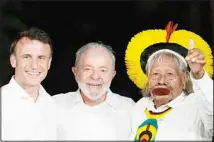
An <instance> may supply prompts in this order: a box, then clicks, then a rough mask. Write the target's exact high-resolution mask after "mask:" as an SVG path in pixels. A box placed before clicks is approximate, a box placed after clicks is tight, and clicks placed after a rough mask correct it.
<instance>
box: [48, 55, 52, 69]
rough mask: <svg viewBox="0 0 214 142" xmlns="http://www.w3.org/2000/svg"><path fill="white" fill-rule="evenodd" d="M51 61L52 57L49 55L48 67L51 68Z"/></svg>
mask: <svg viewBox="0 0 214 142" xmlns="http://www.w3.org/2000/svg"><path fill="white" fill-rule="evenodd" d="M51 62H52V57H50V59H49V63H48V69H50V68H51Z"/></svg>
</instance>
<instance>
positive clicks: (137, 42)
mask: <svg viewBox="0 0 214 142" xmlns="http://www.w3.org/2000/svg"><path fill="white" fill-rule="evenodd" d="M176 28H177V24H176V25H175V26H174V27H172V22H169V23H168V25H167V26H166V29H165V30H164V29H153V30H152V29H150V30H145V31H142V32H140V33H138V34H136V35H134V36H133V37H132V38H131V40H130V41H129V43H128V46H127V49H126V51H125V65H126V69H127V74H128V76H129V78H130V79H131V80H132V81H133V82H134V83H135V84H136V86H137V87H138V88H140V89H143V88H145V86H146V84H147V81H148V78H147V76H146V73H145V71H144V70H143V69H142V63H141V60H142V59H141V58H142V57H141V56H142V53H143V52H144V51H145V50H146V49H147V48H148V47H150V46H151V45H155V44H158V43H175V44H178V45H179V46H181V47H182V48H183V49H185V50H188V48H189V40H190V39H192V40H193V41H194V43H195V46H194V48H198V49H200V50H201V52H202V53H203V54H204V56H205V60H206V64H205V66H204V68H205V70H206V71H207V73H208V75H209V76H210V77H212V75H213V56H212V51H211V48H210V47H209V45H208V44H207V42H206V41H205V40H203V38H202V37H200V36H199V35H197V34H195V33H193V32H191V31H187V30H183V29H182V30H176V31H175V29H176ZM180 51H181V50H177V52H180Z"/></svg>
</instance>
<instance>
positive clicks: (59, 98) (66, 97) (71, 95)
mask: <svg viewBox="0 0 214 142" xmlns="http://www.w3.org/2000/svg"><path fill="white" fill-rule="evenodd" d="M77 95H78V93H77V92H76V91H74V92H67V93H59V94H55V95H53V96H52V98H53V99H54V101H55V102H56V103H57V104H58V105H66V104H71V103H72V102H74V101H75V100H76V98H77Z"/></svg>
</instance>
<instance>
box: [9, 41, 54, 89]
mask: <svg viewBox="0 0 214 142" xmlns="http://www.w3.org/2000/svg"><path fill="white" fill-rule="evenodd" d="M10 63H11V66H12V67H13V68H15V80H16V81H17V82H18V83H19V84H20V85H21V86H22V87H24V88H25V87H30V86H39V85H40V83H41V82H42V81H43V80H44V79H45V77H46V76H47V73H48V70H49V68H50V63H51V49H50V46H49V45H48V44H44V43H42V42H39V41H37V40H30V39H28V38H25V37H24V38H22V39H21V40H20V41H19V42H18V43H17V45H16V50H15V53H14V54H12V55H11V56H10Z"/></svg>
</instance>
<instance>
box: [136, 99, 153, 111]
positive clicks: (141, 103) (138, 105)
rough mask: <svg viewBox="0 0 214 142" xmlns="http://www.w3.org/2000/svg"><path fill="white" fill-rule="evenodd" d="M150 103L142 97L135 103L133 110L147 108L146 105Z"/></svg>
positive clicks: (149, 100)
mask: <svg viewBox="0 0 214 142" xmlns="http://www.w3.org/2000/svg"><path fill="white" fill-rule="evenodd" d="M151 101H152V100H151V98H150V97H142V98H141V99H140V100H138V101H137V102H136V103H135V105H134V107H133V109H138V108H140V109H143V108H145V107H147V104H148V103H149V102H151Z"/></svg>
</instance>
